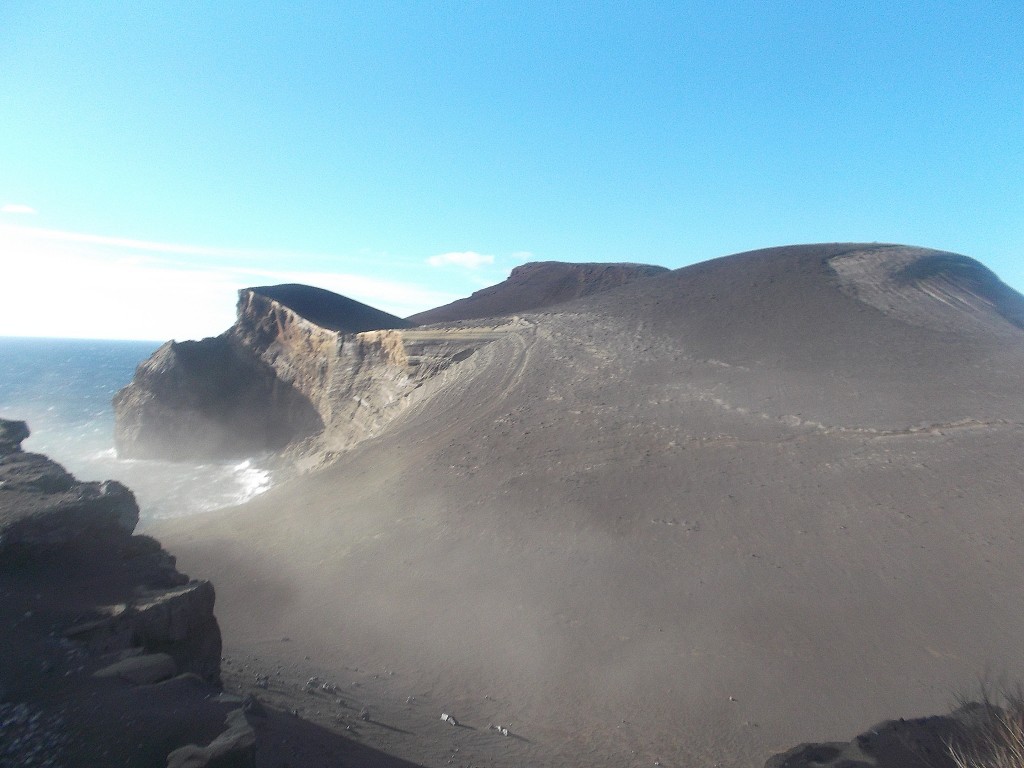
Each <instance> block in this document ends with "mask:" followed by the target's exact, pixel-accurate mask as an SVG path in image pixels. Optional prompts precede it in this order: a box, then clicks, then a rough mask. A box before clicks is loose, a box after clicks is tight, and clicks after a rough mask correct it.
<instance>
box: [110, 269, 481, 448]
mask: <svg viewBox="0 0 1024 768" xmlns="http://www.w3.org/2000/svg"><path fill="white" fill-rule="evenodd" d="M303 313H305V314H303ZM412 325H413V324H412V323H410V322H408V321H405V320H402V319H401V318H397V317H394V316H393V315H388V314H387V313H384V312H381V311H379V310H376V309H374V308H372V307H368V306H366V305H364V304H359V303H358V302H355V301H352V300H351V299H348V298H346V297H344V296H338V295H336V294H332V293H330V292H328V291H323V290H321V289H318V288H312V287H309V286H298V285H284V286H269V287H261V288H248V289H244V290H242V291H240V292H239V301H238V309H237V320H236V322H235V324H234V325H233V326H232V327H231V328H230V329H228V331H226V332H225V333H224V334H222V335H221V336H218V337H216V338H210V339H204V340H202V341H193V342H183V343H177V342H168V343H167V344H165V345H164V346H162V347H161V348H160V349H159V350H157V352H156V353H154V354H153V356H152V357H150V359H148V360H146V361H145V362H143V363H142V364H141V365H140V366H139V367H138V369H137V371H136V374H135V378H134V379H133V381H132V383H131V384H130V385H129V386H128V387H126V388H125V389H123V390H121V392H119V393H118V394H117V396H116V397H115V398H114V410H115V417H116V432H115V437H116V444H117V449H118V452H119V454H120V455H122V456H126V457H139V458H165V459H171V460H180V459H196V458H209V457H223V458H228V457H235V456H248V455H253V454H254V453H258V452H260V451H279V450H281V449H282V448H284V447H285V446H288V445H296V444H299V443H301V442H302V441H306V445H305V447H304V449H302V450H301V451H299V452H300V453H302V454H303V455H321V454H322V453H324V452H330V451H339V450H344V449H346V448H348V447H351V446H352V445H354V444H356V443H358V442H360V441H361V440H363V439H365V438H367V437H370V436H372V435H374V434H376V433H377V432H378V431H379V430H380V429H381V428H382V427H383V426H384V425H385V424H386V423H388V422H389V421H390V419H392V418H393V417H394V416H396V415H397V414H398V413H400V412H401V410H403V408H404V407H406V406H407V405H408V404H409V403H410V402H411V399H412V397H411V396H412V395H413V394H415V393H416V392H417V390H418V389H419V388H420V387H421V385H422V384H423V383H424V382H425V381H426V380H428V379H430V378H432V377H433V376H436V375H437V374H438V373H439V372H441V371H443V370H444V369H446V368H447V367H449V366H450V365H452V364H454V363H458V362H461V361H463V360H465V359H467V358H468V357H469V356H471V355H472V354H473V352H474V351H475V350H476V349H477V348H479V347H480V346H481V345H483V344H486V343H488V342H489V341H491V340H493V338H495V336H496V335H500V331H497V330H496V329H494V328H469V329H466V328H450V329H445V330H441V331H421V330H418V329H415V328H412V327H411V326H412Z"/></svg>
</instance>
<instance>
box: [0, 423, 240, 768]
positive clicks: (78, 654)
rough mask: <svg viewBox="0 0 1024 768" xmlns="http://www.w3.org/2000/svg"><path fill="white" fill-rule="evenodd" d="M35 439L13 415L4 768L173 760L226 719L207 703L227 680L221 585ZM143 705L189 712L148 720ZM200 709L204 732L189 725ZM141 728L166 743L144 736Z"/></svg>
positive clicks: (129, 505) (2, 501)
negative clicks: (188, 569) (28, 445)
mask: <svg viewBox="0 0 1024 768" xmlns="http://www.w3.org/2000/svg"><path fill="white" fill-rule="evenodd" d="M27 436H28V428H27V426H26V425H25V424H24V423H23V422H9V421H4V420H0V621H2V623H3V626H4V633H3V640H2V641H0V650H2V652H0V709H2V710H3V711H2V712H0V715H2V717H3V719H4V720H5V721H7V725H8V726H10V729H9V730H8V731H7V733H6V736H7V737H8V738H2V739H0V743H2V748H0V764H11V765H13V764H15V763H14V762H11V763H6V762H4V761H5V760H14V761H16V763H17V764H18V765H51V764H61V765H79V764H82V765H88V764H97V765H98V764H125V763H124V762H122V760H128V764H132V765H143V764H155V763H153V762H152V761H151V760H150V757H152V760H157V761H159V763H160V764H162V761H163V759H164V757H165V756H166V754H167V752H168V751H169V749H168V747H170V748H173V747H174V746H180V745H183V744H185V743H188V742H189V741H191V740H195V739H196V738H200V739H203V738H207V739H208V738H209V737H212V736H213V735H215V733H216V731H217V730H219V728H220V727H221V724H222V723H223V712H217V711H213V710H210V708H209V706H208V705H206V704H203V703H202V702H205V700H206V698H207V697H208V696H209V695H210V693H211V692H213V693H216V689H217V686H218V684H219V677H220V654H221V635H220V629H219V627H218V625H217V620H216V619H215V618H214V615H213V606H214V591H213V587H212V585H211V584H210V583H209V582H207V581H191V580H189V578H188V577H187V576H185V575H183V574H181V573H179V572H178V571H177V569H176V568H175V560H174V558H173V557H172V556H171V555H169V554H168V553H167V552H165V551H164V550H163V549H162V548H161V546H160V544H159V543H158V542H157V541H156V540H154V539H152V538H149V537H147V536H136V535H133V531H134V529H135V525H136V523H137V522H138V518H139V509H138V506H137V505H136V503H135V498H134V496H133V494H132V492H131V491H130V490H128V489H127V488H125V487H124V486H123V485H121V484H120V483H116V482H105V483H95V482H90V483H83V482H79V481H78V480H76V479H75V478H74V477H73V476H72V475H70V474H69V473H68V472H66V471H65V470H64V469H63V467H61V466H60V465H59V464H57V463H55V462H53V461H51V460H50V459H48V458H47V457H45V456H42V455H38V454H33V453H25V452H23V451H22V450H21V448H20V442H21V440H22V439H24V437H27ZM182 675H185V676H186V677H184V678H182V677H181V676H182ZM162 681H168V682H166V683H165V682H162ZM175 681H176V682H175ZM154 684H160V685H154ZM138 686H146V687H147V688H152V689H153V690H150V691H149V692H148V693H146V692H143V691H141V690H140V689H139V688H138ZM140 697H141V699H140ZM142 700H147V701H148V702H150V703H151V704H152V703H153V702H164V703H167V702H174V706H177V707H179V708H180V710H179V711H176V712H175V713H171V714H168V713H166V712H162V710H161V709H159V708H157V709H153V710H152V711H149V712H148V714H146V713H143V712H142V711H141V710H140V702H141V701H142ZM154 706H155V704H154ZM192 707H194V708H195V709H194V712H192V717H193V719H194V720H195V727H194V728H192V727H183V725H182V723H181V722H180V719H181V717H182V713H183V712H184V713H188V711H189V709H190V708H192ZM142 709H144V707H142ZM8 715H10V719H8ZM133 718H135V719H134V720H133ZM133 722H138V723H139V728H140V729H141V730H142V731H144V732H145V734H147V735H148V736H149V737H154V738H155V742H153V740H152V739H150V741H151V742H153V743H148V744H146V745H143V744H142V743H140V742H142V741H145V739H139V740H138V741H136V738H137V737H138V735H139V734H138V733H137V732H133V726H132V723H133ZM72 744H73V745H74V754H72V753H71V752H70V750H69V751H68V752H67V754H62V750H63V749H64V747H70V745H72ZM161 750H163V751H161ZM151 753H152V754H151ZM107 758H110V759H111V762H109V763H108V762H105V760H106V759H107ZM48 761H49V762H48ZM90 761H92V762H90Z"/></svg>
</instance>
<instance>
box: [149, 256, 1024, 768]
mask: <svg viewBox="0 0 1024 768" xmlns="http://www.w3.org/2000/svg"><path fill="white" fill-rule="evenodd" d="M936 256H940V257H942V258H939V259H936V258H935V257H936ZM922 259H931V261H929V262H926V263H924V264H923V265H921V266H917V267H915V265H919V264H920V262H921V260H922ZM975 264H976V263H975V262H971V261H970V260H967V259H964V258H963V257H959V256H953V255H950V254H937V253H936V252H932V251H924V250H921V249H909V248H902V247H889V246H855V245H841V244H840V245H828V246H802V247H792V248H786V249H772V250H769V251H763V252H755V253H752V254H742V255H740V256H735V257H728V258H726V259H721V260H717V261H714V262H708V263H706V264H702V265H697V266H694V267H688V268H685V269H682V270H677V271H674V272H667V273H661V274H652V275H651V276H649V277H644V278H641V279H638V280H636V281H634V282H631V283H629V284H627V285H623V286H620V287H615V288H612V289H610V290H606V291H604V292H601V293H597V294H594V295H590V296H585V297H583V298H580V299H577V300H574V301H569V302H564V303H560V304H556V305H554V306H548V307H545V308H543V309H540V310H538V311H535V312H532V313H523V314H520V315H519V320H518V322H515V323H508V324H506V325H504V326H502V329H503V330H502V331H501V332H500V333H496V334H494V337H493V339H490V340H489V341H488V342H487V343H485V344H482V345H480V346H479V347H476V348H474V350H473V353H472V354H470V355H468V356H467V357H465V358H463V359H460V360H459V361H458V362H457V364H454V365H451V366H450V367H449V368H447V369H445V370H444V371H442V372H441V373H440V374H439V378H438V380H437V382H435V385H432V386H431V387H430V388H429V390H425V391H424V392H423V393H421V395H420V396H418V397H417V398H416V399H415V400H414V401H411V404H410V405H409V406H408V407H407V408H405V409H404V410H402V411H401V413H400V414H399V415H397V416H396V417H395V418H393V419H392V420H391V421H389V423H388V424H387V425H386V428H383V429H382V430H381V431H379V433H377V434H375V435H373V436H371V437H370V438H368V439H365V440H363V441H362V442H360V443H358V444H357V445H355V447H353V448H351V449H350V450H348V451H346V452H343V453H341V454H340V455H339V456H338V457H337V459H336V460H335V461H334V462H333V463H332V464H329V465H328V466H326V467H325V468H323V469H320V470H319V471H316V472H313V473H310V474H305V475H302V476H299V477H296V478H295V479H293V480H291V481H289V482H287V483H284V484H282V485H280V486H278V487H276V488H275V489H273V490H271V491H270V492H268V493H266V494H264V495H263V496H261V497H259V498H257V499H255V500H253V501H252V502H250V503H248V504H247V505H245V506H243V507H238V508H234V509H229V510H222V511H219V512H216V513H210V514H207V515H202V516H198V517H192V518H188V519H182V520H173V521H167V522H165V523H161V524H159V525H158V526H156V527H155V528H154V529H153V530H152V531H151V532H152V533H153V534H154V535H156V536H157V537H158V538H159V539H160V540H161V541H162V542H163V543H164V545H165V546H166V547H167V548H168V550H170V551H172V552H174V553H175V554H176V555H177V556H178V562H179V567H180V568H181V569H182V570H184V571H186V572H188V573H189V574H190V575H192V576H194V577H201V578H208V579H210V580H212V582H213V583H214V584H215V585H216V589H217V594H218V602H217V608H216V612H217V617H218V619H219V621H220V623H221V626H222V629H223V634H224V641H225V648H226V652H227V653H228V654H229V655H233V656H235V657H238V658H242V657H244V658H257V657H258V659H259V663H260V664H264V665H266V667H267V668H268V669H286V670H287V669H293V670H296V674H298V671H297V670H299V669H300V668H301V669H302V670H306V669H316V670H319V674H322V675H324V676H327V677H331V676H334V677H335V678H339V679H340V678H343V677H345V676H346V675H347V676H349V677H353V676H354V675H356V674H357V673H356V670H358V671H359V672H358V674H363V673H367V672H368V671H372V673H373V674H374V675H383V676H385V677H382V678H381V679H380V680H378V679H377V678H376V677H374V678H373V680H374V682H372V683H371V682H369V681H364V684H363V686H362V688H360V689H359V691H358V692H356V693H353V695H354V696H357V697H362V698H363V699H365V704H366V706H368V707H370V708H371V710H372V711H380V712H384V713H386V715H387V717H388V718H390V719H389V720H388V722H391V723H392V724H394V725H395V726H396V727H398V728H400V729H401V730H403V731H405V732H408V734H415V737H413V736H412V735H403V733H401V732H398V731H395V732H390V731H388V732H385V731H381V732H380V733H379V734H377V735H376V736H372V737H368V738H374V739H377V740H378V742H377V743H378V746H382V747H384V748H386V751H388V752H389V753H390V754H395V755H398V756H400V757H405V758H406V759H411V760H415V761H417V762H421V763H422V764H424V765H433V764H444V759H442V758H447V757H448V756H449V755H450V753H447V754H446V750H448V749H449V748H450V747H451V744H452V743H454V742H452V739H454V738H456V736H457V737H458V738H459V739H460V741H459V742H458V743H459V744H460V745H461V749H462V751H461V753H460V754H461V755H462V758H463V759H464V760H472V759H474V756H475V757H476V759H478V760H480V761H481V762H483V761H486V763H487V764H489V765H495V766H514V765H522V764H525V763H528V764H531V765H564V764H574V765H593V766H601V765H608V766H612V765H616V766H619V765H650V764H653V762H654V761H659V762H660V763H661V765H679V766H689V765H699V764H720V765H723V766H753V765H761V764H763V762H764V760H765V759H766V758H767V757H768V756H769V755H771V754H773V753H775V752H779V751H783V750H785V749H787V748H788V747H790V746H792V745H793V744H796V743H798V742H801V741H808V740H822V741H824V740H830V739H847V738H850V737H851V736H852V735H853V734H855V733H857V732H859V731H861V730H863V729H864V728H866V727H868V726H869V725H870V724H871V723H873V722H876V721H878V720H881V719H884V718H887V717H900V716H902V717H912V716H920V715H924V714H931V713H936V712H944V711H946V710H947V709H948V707H949V704H950V703H951V695H952V692H954V691H956V690H963V689H965V688H968V687H970V684H971V681H972V680H973V679H974V678H975V676H976V675H977V674H978V673H979V672H980V671H981V670H983V669H984V668H985V667H986V666H987V665H991V664H996V665H1000V666H1003V667H1004V668H1005V669H1007V671H1009V672H1011V673H1012V672H1014V671H1015V670H1016V671H1017V672H1019V671H1020V670H1019V669H1018V666H1019V665H1018V663H1017V661H1016V659H1017V658H1018V656H1019V639H1020V637H1021V636H1024V599H1022V596H1021V592H1020V589H1019V584H1018V583H1017V582H1018V574H1019V566H1020V563H1021V562H1022V561H1024V545H1022V542H1021V540H1020V536H1019V514H1020V499H1021V498H1022V493H1024V480H1022V474H1021V471H1020V462H1019V455H1020V445H1021V439H1022V436H1024V427H1022V424H1024V398H1022V397H1021V384H1020V382H1021V375H1022V374H1024V332H1022V331H1021V328H1020V323H1019V322H1018V319H1019V318H1020V317H1021V316H1022V314H1021V312H1022V307H1024V299H1022V298H1021V297H1020V296H1019V295H1018V294H1015V293H1014V292H1012V291H1010V290H1009V289H1008V288H1006V287H1005V286H1003V285H1002V284H1001V283H999V282H998V280H997V279H996V278H995V276H993V275H991V273H987V271H982V270H983V268H981V269H978V268H975V266H974V265H975ZM978 267H980V265H978ZM285 638H287V640H285ZM307 657H308V658H307ZM253 663H254V664H255V663H256V662H253ZM442 711H444V712H453V713H454V714H455V715H456V716H457V717H458V718H459V721H460V722H464V723H468V724H470V725H472V726H474V728H475V729H476V730H472V731H471V730H469V729H468V728H467V729H465V730H464V731H460V732H458V733H456V731H454V730H452V729H449V730H448V731H443V732H442V731H441V730H437V729H444V728H445V727H446V726H445V724H444V723H435V721H436V720H437V718H438V716H439V714H440V712H442ZM489 723H507V724H511V725H512V729H513V730H514V731H515V732H516V733H517V734H521V735H522V736H523V739H521V740H512V739H505V740H504V741H501V740H500V737H497V736H494V735H493V734H492V733H491V732H490V731H489V730H488V729H487V728H486V726H487V724H489ZM453 734H454V735H453ZM495 739H499V740H498V741H495ZM431 744H432V745H433V746H431Z"/></svg>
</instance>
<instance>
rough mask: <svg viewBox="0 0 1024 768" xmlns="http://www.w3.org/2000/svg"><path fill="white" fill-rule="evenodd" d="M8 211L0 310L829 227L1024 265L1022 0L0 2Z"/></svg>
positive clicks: (602, 255)
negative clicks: (849, 0)
mask: <svg viewBox="0 0 1024 768" xmlns="http://www.w3.org/2000/svg"><path fill="white" fill-rule="evenodd" d="M0 207H2V208H0V210H2V212H0V263H2V269H3V275H4V284H5V288H6V290H5V291H4V293H5V302H7V304H8V306H7V307H6V309H5V312H4V313H2V316H0V335H60V336H103V337H124V338H131V337H135V338H170V337H176V338H189V337H195V336H201V335H209V334H214V333H218V332H220V331H221V330H223V329H224V328H225V327H226V326H227V325H228V324H230V322H231V320H232V316H233V302H234V296H233V291H234V290H236V289H237V288H238V287H241V286H244V285H251V284H261V283H270V282H283V281H286V280H288V281H291V280H295V281H308V282H316V283H317V284H320V285H323V286H324V287H328V288H331V289H333V290H337V291H340V292H342V293H347V294H348V295H351V296H353V297H354V298H357V299H360V300H363V301H367V302H369V303H372V304H375V305H377V306H380V307H381V308H383V309H387V310H389V311H394V312H397V313H399V314H408V313H411V312H414V311H417V310H420V309H425V308H427V307H429V306H433V305H435V304H440V303H444V302H445V301H448V300H450V299H453V298H457V297H459V296H463V295H466V294H468V293H469V292H471V291H472V290H475V289H477V288H479V287H482V286H484V285H488V284H491V283H494V282H497V281H499V280H501V279H503V278H504V277H505V276H506V275H507V273H508V271H509V269H510V268H511V267H513V266H515V265H516V264H518V263H522V262H523V261H527V260H549V259H557V260H569V261H588V260H592V261H640V262H651V263H657V264H663V265H665V266H668V267H673V268H674V267H679V266H683V265H686V264H690V263H694V262H697V261H703V260H705V259H709V258H714V257H717V256H722V255H725V254H728V253H733V252H737V251H742V250H748V249H752V248H758V247H764V246H770V245H781V244H785V243H795V242H815V241H835V240H863V241H889V242H902V243H909V244H914V245H923V246H930V247H935V248H940V249H944V250H952V251H956V252H960V253H964V254H967V255H969V256H973V257H975V258H977V259H979V260H981V261H982V262H984V263H985V264H987V265H988V266H989V267H991V268H992V269H994V270H995V271H996V272H997V273H998V274H999V275H1000V276H1001V277H1002V278H1003V279H1004V280H1005V281H1007V282H1008V283H1010V284H1011V285H1013V286H1014V287H1016V288H1017V289H1018V290H1024V260H1022V256H1024V3H1022V2H1021V0H1009V1H1006V2H1003V1H997V2H898V3H897V2H892V1H891V0H887V1H885V2H873V1H871V0H860V1H856V0H855V1H853V2H845V3H839V2H825V1H824V0H818V1H813V0H808V1H806V2H801V1H800V0H791V1H789V2H771V1H769V0H762V1H761V2H728V0H719V1H718V2H690V1H687V0H678V1H677V2H671V3H642V2H641V3H637V2H631V3H625V2H624V3H602V2H587V3H557V2H543V3H531V2H516V3H492V2H477V3H469V2H466V3H449V2H430V3H412V2H409V3H390V2H380V1H379V0H378V1H377V2H369V3H348V2H338V3H332V2H326V3H325V2H315V3H303V2H288V3H284V2H277V3H269V2H263V3H261V2H255V1H252V0H249V1H247V2H227V1H222V2H184V1H182V2H170V1H169V0H167V1H164V2H131V3H125V2H104V0H89V1H88V2H75V1H73V0H61V1H57V0H54V1H53V2H27V1H24V2H23V1H22V0H7V2H3V3H0ZM12 286H17V289H16V290H14V291H12V290H11V287H12ZM12 294H13V298H12ZM183 300H184V304H183V303H182V301H183Z"/></svg>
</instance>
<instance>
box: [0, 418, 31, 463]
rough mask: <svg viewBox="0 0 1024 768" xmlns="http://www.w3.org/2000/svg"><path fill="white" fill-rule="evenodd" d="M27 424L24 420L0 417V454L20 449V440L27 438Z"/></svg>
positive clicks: (3, 454)
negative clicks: (10, 419)
mask: <svg viewBox="0 0 1024 768" xmlns="http://www.w3.org/2000/svg"><path fill="white" fill-rule="evenodd" d="M28 435H29V431H28V424H26V423H25V422H24V421H9V420H8V419H0V456H5V455H6V454H8V453H14V452H15V451H20V450H21V441H22V440H27V439H28Z"/></svg>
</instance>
